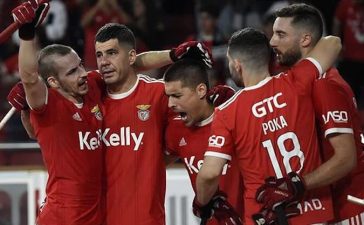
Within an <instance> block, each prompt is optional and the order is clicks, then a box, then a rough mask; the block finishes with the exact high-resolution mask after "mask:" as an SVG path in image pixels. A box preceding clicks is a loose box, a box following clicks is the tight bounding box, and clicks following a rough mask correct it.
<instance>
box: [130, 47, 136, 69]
mask: <svg viewBox="0 0 364 225" xmlns="http://www.w3.org/2000/svg"><path fill="white" fill-rule="evenodd" d="M136 57H137V56H136V51H135V49H132V50H130V51H129V65H133V64H134V63H135V61H136Z"/></svg>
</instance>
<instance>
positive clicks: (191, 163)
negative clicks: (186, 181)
mask: <svg viewBox="0 0 364 225" xmlns="http://www.w3.org/2000/svg"><path fill="white" fill-rule="evenodd" d="M195 158H196V156H191V157H190V158H184V162H185V164H186V167H187V168H188V170H189V171H190V173H191V174H193V173H198V171H200V169H201V167H202V164H203V160H202V159H201V160H198V161H197V162H196V163H195ZM229 167H231V166H230V165H229V164H228V163H225V165H224V167H223V168H222V172H221V175H226V173H227V169H228V168H229Z"/></svg>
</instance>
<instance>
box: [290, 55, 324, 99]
mask: <svg viewBox="0 0 364 225" xmlns="http://www.w3.org/2000/svg"><path fill="white" fill-rule="evenodd" d="M288 74H289V75H290V76H291V77H290V78H291V79H292V80H293V83H294V85H295V87H296V88H297V89H298V91H299V92H302V93H310V94H311V91H312V87H313V83H314V81H315V80H316V79H317V78H319V77H320V75H321V74H322V68H321V65H320V64H319V63H318V62H317V61H316V60H315V59H313V58H306V59H303V60H301V61H300V62H299V63H297V64H296V65H295V66H293V67H292V68H291V69H290V70H289V71H288Z"/></svg>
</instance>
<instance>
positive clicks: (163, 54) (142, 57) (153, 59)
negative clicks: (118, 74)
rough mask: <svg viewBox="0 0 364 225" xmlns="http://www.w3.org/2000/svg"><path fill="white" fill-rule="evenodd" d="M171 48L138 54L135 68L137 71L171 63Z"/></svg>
mask: <svg viewBox="0 0 364 225" xmlns="http://www.w3.org/2000/svg"><path fill="white" fill-rule="evenodd" d="M169 52H170V50H163V51H149V52H143V53H140V54H138V55H137V59H136V61H135V64H134V68H135V69H136V70H137V71H142V70H150V69H157V68H160V67H163V66H166V65H169V64H171V63H172V62H173V61H172V60H171V58H170V56H169Z"/></svg>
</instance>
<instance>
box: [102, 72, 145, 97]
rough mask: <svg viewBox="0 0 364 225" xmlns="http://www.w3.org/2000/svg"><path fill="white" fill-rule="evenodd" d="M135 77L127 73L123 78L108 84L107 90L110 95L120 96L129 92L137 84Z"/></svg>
mask: <svg viewBox="0 0 364 225" xmlns="http://www.w3.org/2000/svg"><path fill="white" fill-rule="evenodd" d="M137 79H138V78H137V75H136V74H135V73H129V74H128V75H127V76H126V77H125V78H123V79H121V80H119V81H118V82H116V83H114V84H108V85H107V90H108V92H109V93H110V94H122V93H125V92H127V91H129V90H130V89H131V88H132V87H133V86H134V85H135V83H136V82H137Z"/></svg>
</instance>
